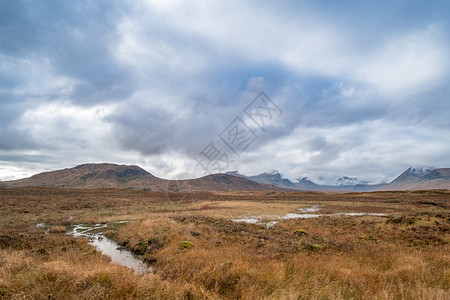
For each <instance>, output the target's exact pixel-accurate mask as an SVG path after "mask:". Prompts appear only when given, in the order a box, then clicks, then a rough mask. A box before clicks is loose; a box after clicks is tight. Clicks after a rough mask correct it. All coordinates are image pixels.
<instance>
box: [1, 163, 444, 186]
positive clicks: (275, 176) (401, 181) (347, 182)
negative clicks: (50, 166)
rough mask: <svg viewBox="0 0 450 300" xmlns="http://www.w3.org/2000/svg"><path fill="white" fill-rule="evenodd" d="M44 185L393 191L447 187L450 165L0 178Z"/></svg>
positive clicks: (105, 168) (99, 167) (99, 171)
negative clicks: (394, 173) (367, 173)
mask: <svg viewBox="0 0 450 300" xmlns="http://www.w3.org/2000/svg"><path fill="white" fill-rule="evenodd" d="M24 186H46V187H57V188H125V189H142V190H144V189H145V190H154V191H172V192H178V191H230V190H240V191H263V190H277V191H289V190H305V191H355V192H369V191H382V190H386V191H392V190H427V189H450V168H441V169H420V168H409V169H407V170H406V171H405V172H403V173H402V174H401V175H400V176H398V177H397V178H396V179H394V180H393V181H392V182H390V183H382V184H375V185H371V184H365V183H361V182H360V181H359V180H358V179H356V178H353V177H346V176H344V177H342V178H340V179H339V180H338V183H337V185H320V184H316V183H314V182H312V181H311V180H309V179H308V178H306V177H305V178H302V179H299V180H298V181H297V182H292V181H290V180H289V179H286V178H283V177H282V175H281V174H280V173H279V172H278V171H272V172H267V173H262V174H259V175H256V176H245V175H242V174H240V173H239V172H238V171H234V172H228V173H225V174H212V175H207V176H204V177H200V178H196V179H185V180H166V179H162V178H158V177H156V176H153V175H152V174H150V173H149V172H147V171H145V170H144V169H142V168H140V167H138V166H128V165H116V164H106V163H103V164H83V165H79V166H76V167H74V168H68V169H63V170H57V171H51V172H44V173H40V174H36V175H34V176H31V177H29V178H25V179H19V180H11V181H2V182H0V187H24Z"/></svg>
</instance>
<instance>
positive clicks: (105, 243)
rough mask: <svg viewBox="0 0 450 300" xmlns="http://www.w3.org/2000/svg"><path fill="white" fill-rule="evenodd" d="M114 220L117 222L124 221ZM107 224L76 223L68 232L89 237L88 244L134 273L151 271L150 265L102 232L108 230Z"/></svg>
mask: <svg viewBox="0 0 450 300" xmlns="http://www.w3.org/2000/svg"><path fill="white" fill-rule="evenodd" d="M125 222H126V221H122V222H115V223H116V224H117V223H125ZM110 224H111V223H109V224H95V225H84V224H80V225H76V226H74V227H73V229H72V230H70V231H69V232H68V234H70V235H72V236H74V237H86V238H88V239H89V244H91V245H93V246H94V247H95V248H96V249H97V250H98V251H100V252H102V253H103V254H105V255H107V256H109V257H110V258H111V262H112V263H116V264H119V265H121V266H124V267H127V268H130V269H133V270H134V272H135V274H146V273H151V272H152V271H153V269H152V267H150V266H148V265H147V264H146V263H145V262H144V261H143V260H142V259H141V258H139V257H138V256H136V255H134V254H133V253H131V252H130V251H129V250H127V249H125V248H123V247H121V246H120V245H119V244H117V243H116V242H114V241H113V240H111V239H109V238H107V237H105V236H104V232H105V231H107V230H109V226H108V225H110Z"/></svg>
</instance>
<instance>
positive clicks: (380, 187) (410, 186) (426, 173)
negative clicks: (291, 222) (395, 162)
mask: <svg viewBox="0 0 450 300" xmlns="http://www.w3.org/2000/svg"><path fill="white" fill-rule="evenodd" d="M227 174H229V175H233V176H238V177H242V178H246V179H250V180H253V181H255V182H258V183H267V184H273V185H275V186H278V187H283V188H290V189H296V190H305V191H348V192H350V191H353V192H372V191H390V190H427V189H450V175H449V174H450V169H449V168H441V169H432V168H425V169H423V168H413V167H411V168H409V169H407V170H406V171H405V172H403V173H402V174H401V175H400V176H398V177H397V178H396V179H395V180H393V181H392V182H391V183H389V184H387V183H380V184H367V183H364V182H363V181H360V180H359V179H357V178H355V177H347V176H343V177H341V178H339V179H338V181H337V185H321V184H316V183H314V182H312V181H311V180H309V179H308V178H306V177H304V178H302V179H299V180H298V182H295V183H294V182H292V181H290V180H289V179H284V178H282V176H281V174H280V173H279V172H278V171H272V172H266V173H262V174H259V175H255V176H245V175H242V174H240V173H239V172H238V171H234V172H228V173H227Z"/></svg>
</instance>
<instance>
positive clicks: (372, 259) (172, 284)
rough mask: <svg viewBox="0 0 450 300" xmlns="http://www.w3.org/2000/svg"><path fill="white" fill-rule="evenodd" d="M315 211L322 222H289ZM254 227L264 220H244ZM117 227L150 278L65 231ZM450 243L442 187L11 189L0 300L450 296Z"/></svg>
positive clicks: (2, 221) (2, 235) (0, 237)
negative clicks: (343, 189)
mask: <svg viewBox="0 0 450 300" xmlns="http://www.w3.org/2000/svg"><path fill="white" fill-rule="evenodd" d="M311 207H315V208H317V209H318V211H316V212H314V214H317V216H315V217H311V218H292V219H289V218H286V219H283V218H282V216H285V215H286V214H289V213H291V214H296V213H299V209H304V210H305V211H306V210H307V209H308V208H311ZM343 213H347V214H343ZM246 218H247V219H251V218H253V219H257V220H258V222H255V223H246V222H236V219H244V220H245V219H246ZM233 219H234V221H233ZM115 221H129V222H123V223H120V224H121V225H120V226H111V228H109V229H108V231H107V232H105V235H107V236H108V237H109V238H110V239H112V240H114V241H116V242H117V243H118V244H120V245H121V246H122V247H124V248H126V249H128V250H130V251H132V252H134V253H135V254H136V255H137V256H139V257H140V258H141V259H142V260H144V261H145V262H146V263H147V264H149V266H151V267H152V270H153V271H152V272H150V273H146V274H136V273H135V272H134V271H133V270H132V269H128V268H126V267H123V266H120V265H117V264H113V263H111V261H110V259H109V257H108V256H106V255H103V254H102V253H101V252H100V251H97V250H96V249H95V248H94V247H93V246H92V245H90V244H89V239H87V238H75V237H73V236H71V235H68V234H67V230H68V229H69V228H71V226H74V225H77V224H85V225H89V224H99V223H104V224H109V223H111V222H115ZM273 221H276V224H275V225H274V226H267V224H268V223H269V222H273ZM270 224H273V223H270ZM449 242H450V191H445V190H433V191H394V192H370V193H323V192H283V191H253V192H244V191H230V192H191V193H183V192H179V193H166V192H156V191H138V190H126V189H56V188H43V187H40V188H37V187H20V188H3V189H0V298H1V299H450V246H449Z"/></svg>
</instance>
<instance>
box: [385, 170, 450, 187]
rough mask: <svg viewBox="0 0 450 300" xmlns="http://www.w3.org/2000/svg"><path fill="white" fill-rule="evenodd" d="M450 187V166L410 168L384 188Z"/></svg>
mask: <svg viewBox="0 0 450 300" xmlns="http://www.w3.org/2000/svg"><path fill="white" fill-rule="evenodd" d="M427 189H450V168H441V169H418V168H409V169H407V170H406V171H405V172H403V173H402V174H400V175H399V176H398V177H397V178H396V179H394V180H393V181H392V182H391V183H389V184H388V185H386V186H385V187H383V190H427Z"/></svg>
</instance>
